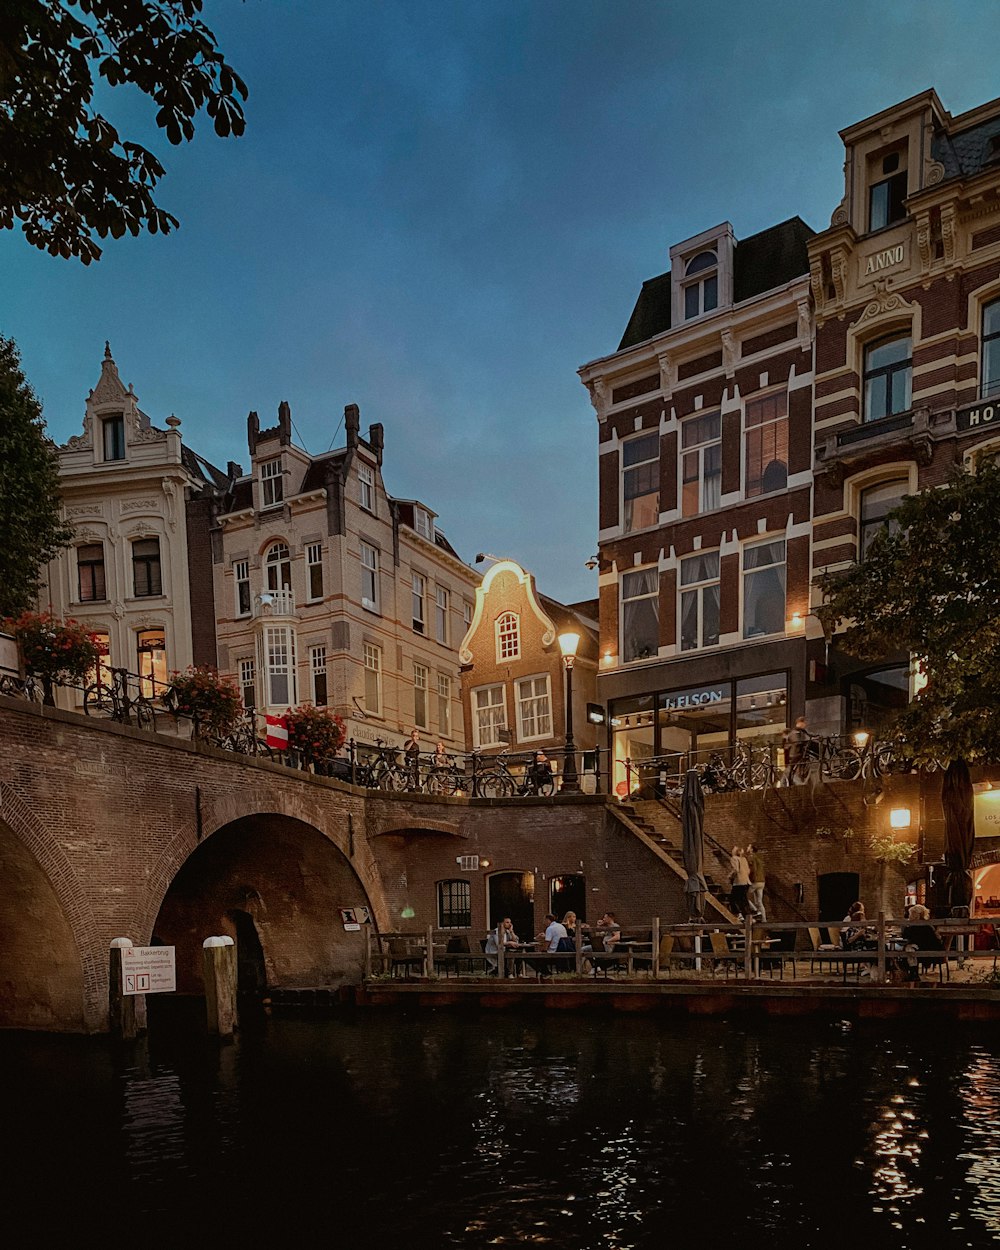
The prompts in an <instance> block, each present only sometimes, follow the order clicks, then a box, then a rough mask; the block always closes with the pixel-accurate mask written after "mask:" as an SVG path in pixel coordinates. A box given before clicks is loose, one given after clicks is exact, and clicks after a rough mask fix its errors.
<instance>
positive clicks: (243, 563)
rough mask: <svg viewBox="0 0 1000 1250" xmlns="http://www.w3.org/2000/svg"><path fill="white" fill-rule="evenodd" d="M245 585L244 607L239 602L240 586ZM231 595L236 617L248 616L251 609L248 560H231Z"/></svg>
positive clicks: (251, 599)
mask: <svg viewBox="0 0 1000 1250" xmlns="http://www.w3.org/2000/svg"><path fill="white" fill-rule="evenodd" d="M241 586H245V587H246V601H247V602H246V607H245V608H244V607H243V604H242V603H241V596H240V587H241ZM233 595H234V607H235V611H236V616H237V618H239V617H241V616H249V615H250V613H251V612H252V611H253V598H252V596H251V594H250V561H249V560H234V561H233Z"/></svg>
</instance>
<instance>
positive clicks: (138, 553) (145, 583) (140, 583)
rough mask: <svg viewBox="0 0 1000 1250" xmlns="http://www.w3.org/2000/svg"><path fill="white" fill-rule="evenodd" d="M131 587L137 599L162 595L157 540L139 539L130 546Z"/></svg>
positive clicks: (158, 542) (158, 544)
mask: <svg viewBox="0 0 1000 1250" xmlns="http://www.w3.org/2000/svg"><path fill="white" fill-rule="evenodd" d="M132 585H133V587H134V591H135V597H136V598H137V599H142V598H146V597H148V596H150V595H160V594H162V593H163V587H162V584H161V580H160V540H159V539H158V538H141V539H139V540H138V541H137V542H134V543H133V544H132Z"/></svg>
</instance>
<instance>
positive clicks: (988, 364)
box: [983, 299, 1000, 399]
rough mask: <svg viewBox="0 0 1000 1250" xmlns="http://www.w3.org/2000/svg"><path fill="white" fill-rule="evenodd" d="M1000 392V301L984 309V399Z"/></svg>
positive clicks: (995, 301)
mask: <svg viewBox="0 0 1000 1250" xmlns="http://www.w3.org/2000/svg"><path fill="white" fill-rule="evenodd" d="M998 392H1000V299H998V300H994V301H993V303H992V304H987V305H986V307H985V308H984V309H983V398H984V399H985V398H986V397H987V396H988V395H996V394H997V393H998Z"/></svg>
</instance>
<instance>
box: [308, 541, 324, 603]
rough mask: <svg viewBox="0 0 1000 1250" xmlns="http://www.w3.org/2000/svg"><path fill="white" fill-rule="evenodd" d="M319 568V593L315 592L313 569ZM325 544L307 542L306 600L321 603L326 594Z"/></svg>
mask: <svg viewBox="0 0 1000 1250" xmlns="http://www.w3.org/2000/svg"><path fill="white" fill-rule="evenodd" d="M317 568H318V569H319V594H318V595H314V594H313V584H312V582H313V569H317ZM323 581H324V579H323V544H322V543H307V545H306V602H307V603H321V602H322V601H323V596H324V586H323Z"/></svg>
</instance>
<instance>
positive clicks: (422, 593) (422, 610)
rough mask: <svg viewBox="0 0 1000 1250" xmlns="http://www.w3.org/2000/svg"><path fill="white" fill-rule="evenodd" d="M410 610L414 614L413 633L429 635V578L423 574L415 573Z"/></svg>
mask: <svg viewBox="0 0 1000 1250" xmlns="http://www.w3.org/2000/svg"><path fill="white" fill-rule="evenodd" d="M410 596H411V602H410V609H411V612H412V614H413V615H412V620H413V632H414V633H415V634H423V635H424V636H426V634H427V578H426V577H424V575H423V573H417V572H414V574H413V585H412V588H411V592H410Z"/></svg>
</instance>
